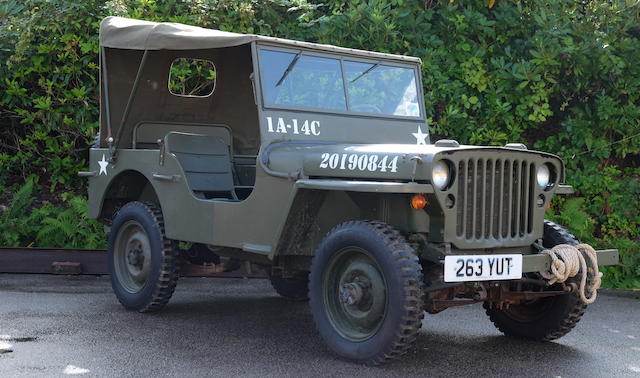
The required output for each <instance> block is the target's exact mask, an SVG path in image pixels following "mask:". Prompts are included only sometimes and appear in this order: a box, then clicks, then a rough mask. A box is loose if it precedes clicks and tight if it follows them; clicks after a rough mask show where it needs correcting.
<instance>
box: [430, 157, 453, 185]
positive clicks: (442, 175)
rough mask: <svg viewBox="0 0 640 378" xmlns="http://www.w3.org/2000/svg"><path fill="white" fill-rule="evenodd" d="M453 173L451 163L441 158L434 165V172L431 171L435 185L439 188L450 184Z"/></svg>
mask: <svg viewBox="0 0 640 378" xmlns="http://www.w3.org/2000/svg"><path fill="white" fill-rule="evenodd" d="M450 176H451V174H450V172H449V164H447V163H445V162H444V161H442V160H440V161H438V162H437V163H435V164H434V165H433V172H432V173H431V177H432V178H433V185H435V186H436V188H438V189H444V188H446V187H447V185H449V180H450V179H451V177H450Z"/></svg>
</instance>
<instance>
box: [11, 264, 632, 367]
mask: <svg viewBox="0 0 640 378" xmlns="http://www.w3.org/2000/svg"><path fill="white" fill-rule="evenodd" d="M3 345H4V347H5V348H10V349H13V351H12V352H9V353H0V376H2V377H33V376H47V377H50V376H60V377H66V376H69V375H79V376H83V377H86V376H100V377H147V376H153V377H159V376H176V377H200V376H214V377H215V376H219V377H233V376H254V377H265V376H277V377H285V376H288V377H307V376H317V377H326V376H349V377H352V376H353V377H368V378H370V377H377V376H385V377H389V376H399V377H408V376H422V377H468V376H473V377H474V378H475V377H480V376H500V377H626V376H629V377H640V300H637V299H633V298H624V297H616V296H608V295H600V296H599V298H598V300H597V302H596V303H595V304H593V305H591V306H590V307H589V309H588V310H587V313H586V315H585V316H584V317H583V319H582V321H581V322H580V323H579V324H578V325H577V327H576V328H575V329H574V330H573V331H572V332H571V333H569V334H568V335H567V336H565V337H564V338H562V339H560V340H558V341H556V342H552V343H536V342H526V341H521V340H513V339H509V338H506V337H504V336H502V335H501V334H500V333H499V332H498V331H497V330H496V329H495V328H494V327H493V325H492V324H491V323H490V322H489V320H488V319H487V317H486V316H485V315H484V312H483V310H482V307H481V306H478V305H474V306H469V307H459V308H452V309H449V310H446V311H444V312H442V313H440V314H438V315H427V316H426V317H425V320H424V322H423V327H422V329H421V331H420V334H419V336H418V340H417V343H416V345H415V347H414V348H413V349H412V350H411V351H410V352H409V354H408V355H407V356H405V358H403V359H401V360H399V361H396V362H393V363H391V364H388V365H385V366H382V367H367V366H361V365H357V364H353V363H351V362H348V361H344V360H341V359H339V358H337V357H335V356H334V355H332V354H331V353H330V352H329V351H328V350H327V349H326V348H325V346H324V345H323V344H322V341H321V340H320V338H319V336H318V335H317V333H316V332H315V330H314V326H313V321H312V317H311V314H310V312H309V308H308V306H307V304H306V303H292V302H287V301H285V300H283V299H281V298H279V297H278V296H277V295H276V294H275V293H274V291H273V290H272V289H271V287H270V286H269V282H268V281H267V280H262V279H222V278H188V279H182V280H181V281H180V282H179V284H178V289H177V291H176V293H175V295H174V297H173V299H172V301H171V302H170V303H169V306H168V307H167V308H166V309H165V310H164V311H162V312H161V313H158V314H152V315H147V314H138V313H135V312H129V311H126V310H125V309H124V308H122V307H121V306H120V305H119V304H118V302H117V300H116V298H115V297H114V295H113V294H112V293H111V287H110V284H109V280H108V278H107V277H91V276H46V275H10V274H0V348H2V347H3ZM9 346H10V347H9Z"/></svg>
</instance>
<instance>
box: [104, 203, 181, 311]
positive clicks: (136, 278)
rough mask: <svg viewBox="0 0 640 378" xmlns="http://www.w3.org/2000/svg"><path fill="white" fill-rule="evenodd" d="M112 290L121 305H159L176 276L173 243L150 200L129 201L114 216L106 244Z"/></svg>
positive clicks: (132, 307) (138, 307)
mask: <svg viewBox="0 0 640 378" xmlns="http://www.w3.org/2000/svg"><path fill="white" fill-rule="evenodd" d="M107 252H108V265H109V274H110V279H111V286H112V287H113V291H114V293H115V295H116V297H117V298H118V300H119V301H120V303H122V305H123V306H124V307H126V308H127V309H129V310H136V311H139V312H154V311H159V310H160V309H162V308H163V307H164V306H165V305H166V304H167V302H169V299H170V298H171V296H172V295H173V291H174V290H175V287H176V283H177V281H178V276H179V272H178V269H179V256H178V250H177V248H176V246H175V243H174V242H173V241H172V240H170V239H167V238H166V237H165V233H164V220H163V218H162V211H161V210H160V209H159V208H158V207H157V206H156V205H155V204H152V203H146V202H138V201H134V202H129V203H127V204H126V205H124V206H123V207H122V208H121V209H120V210H119V211H118V213H117V214H116V215H115V217H114V219H113V223H112V225H111V232H110V234H109V242H108V246H107Z"/></svg>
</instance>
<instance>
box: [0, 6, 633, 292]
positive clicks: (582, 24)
mask: <svg viewBox="0 0 640 378" xmlns="http://www.w3.org/2000/svg"><path fill="white" fill-rule="evenodd" d="M489 4H491V6H492V7H491V8H490V7H488V5H489ZM106 15H121V16H128V17H135V18H141V19H148V20H153V21H176V22H183V23H187V24H192V25H200V26H205V27H213V28H218V29H222V30H227V31H235V32H242V33H259V34H265V35H272V36H278V37H284V38H293V39H300V40H308V41H316V42H322V43H332V44H337V45H341V46H346V47H354V48H362V49H367V50H376V51H382V52H390V53H398V54H408V55H414V56H418V57H420V58H422V60H423V72H422V74H423V84H424V88H425V98H424V101H425V106H426V109H427V112H428V114H429V117H430V118H429V123H430V127H431V130H432V132H433V133H434V134H435V135H436V136H438V137H442V136H446V137H447V138H453V139H457V140H459V141H460V142H463V143H474V144H489V145H503V144H504V143H506V142H522V143H525V144H527V145H528V146H530V147H533V148H536V149H541V150H545V151H550V152H553V153H556V154H558V155H560V156H561V157H562V158H563V159H564V160H565V162H566V163H567V181H568V183H569V184H572V185H573V186H574V187H575V188H576V192H577V193H576V196H575V198H570V199H564V198H556V199H555V200H554V203H553V209H552V211H551V212H550V214H549V216H550V217H551V218H553V219H555V220H557V221H559V222H561V223H564V224H566V225H567V226H568V227H569V228H570V229H571V230H572V231H573V232H575V233H576V234H577V235H578V236H579V237H581V238H582V239H583V240H584V241H587V242H589V243H593V244H594V245H596V246H597V247H617V248H620V250H621V253H622V264H621V265H620V266H618V267H611V268H607V273H608V274H607V276H606V277H605V278H606V281H605V282H606V284H607V285H618V286H622V287H639V286H640V285H639V284H638V281H639V280H640V272H639V271H638V270H639V269H640V268H639V267H640V261H639V260H640V257H639V256H638V254H639V252H638V250H639V249H640V235H639V234H638V229H639V225H640V207H639V206H638V203H640V167H639V166H640V158H639V157H640V121H639V120H640V66H639V65H638V64H636V62H638V61H640V40H639V37H640V3H638V2H636V1H631V0H614V1H603V0H594V1H585V2H576V1H573V0H557V1H552V2H549V1H543V0H532V1H526V2H523V1H517V0H502V1H499V2H497V3H495V2H494V1H493V0H491V1H454V2H452V1H448V0H440V1H438V0H429V1H417V0H387V1H382V0H368V1H355V0H336V1H329V2H324V3H320V2H319V1H315V0H266V1H257V0H249V1H228V0H167V1H162V2H156V1H152V0H131V1H125V0H112V1H108V2H106V3H104V2H102V1H98V0H82V1H77V2H68V1H64V0H26V1H17V0H6V1H4V2H2V3H0V167H1V168H0V185H2V184H4V185H7V186H10V187H14V188H17V187H19V183H20V182H24V178H25V177H27V176H28V175H29V174H35V175H37V176H38V178H39V181H38V183H39V184H40V185H42V186H46V187H47V188H49V190H52V191H54V192H55V193H56V197H58V198H61V197H60V195H58V194H57V193H59V192H60V191H70V192H74V193H80V192H81V191H82V190H83V188H84V185H85V182H84V181H82V180H80V179H78V178H77V177H76V176H75V172H76V171H77V170H79V169H81V168H82V167H84V166H86V164H87V162H86V157H87V155H86V150H87V147H88V145H89V144H90V141H91V139H92V136H93V134H94V133H95V130H96V126H97V120H98V101H97V83H98V68H97V64H96V62H97V47H98V40H97V30H98V24H99V21H100V19H101V18H102V17H104V16H106ZM5 200H6V199H5ZM63 202H64V203H63V205H64V206H66V207H67V208H70V207H69V205H70V203H69V200H67V201H63ZM17 221H18V220H16V222H17ZM18 242H19V243H23V242H24V241H23V240H22V239H21V240H19V241H18ZM60 242H61V241H60ZM6 243H9V242H6ZM13 243H15V242H13ZM56 243H57V242H56Z"/></svg>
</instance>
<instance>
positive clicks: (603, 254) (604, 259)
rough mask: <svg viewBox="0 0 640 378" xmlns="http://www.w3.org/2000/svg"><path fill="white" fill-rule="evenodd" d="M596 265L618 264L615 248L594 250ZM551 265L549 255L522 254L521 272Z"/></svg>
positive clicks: (544, 268) (533, 270) (537, 270)
mask: <svg viewBox="0 0 640 378" xmlns="http://www.w3.org/2000/svg"><path fill="white" fill-rule="evenodd" d="M596 255H597V256H598V266H608V265H618V263H619V261H620V256H619V254H618V250H617V249H600V250H597V251H596ZM550 266H551V257H549V255H541V254H535V255H524V256H522V273H530V272H540V271H548V270H549V267H550Z"/></svg>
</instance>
